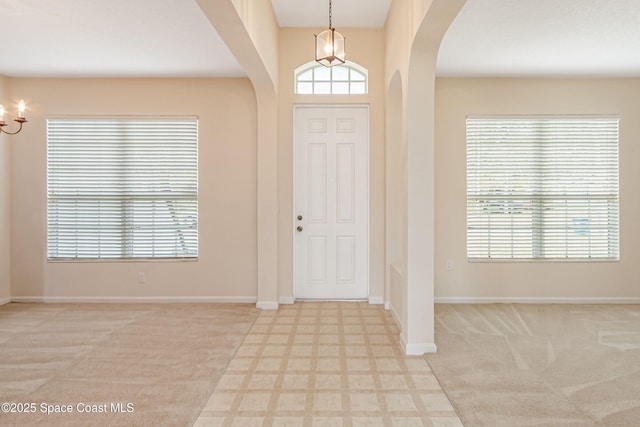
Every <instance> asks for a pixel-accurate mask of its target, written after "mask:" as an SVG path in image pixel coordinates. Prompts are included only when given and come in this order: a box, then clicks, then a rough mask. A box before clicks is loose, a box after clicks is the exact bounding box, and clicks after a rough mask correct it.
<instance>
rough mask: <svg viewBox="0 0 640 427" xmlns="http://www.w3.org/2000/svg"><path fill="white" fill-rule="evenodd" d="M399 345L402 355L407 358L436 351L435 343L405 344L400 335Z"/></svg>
mask: <svg viewBox="0 0 640 427" xmlns="http://www.w3.org/2000/svg"><path fill="white" fill-rule="evenodd" d="M400 344H401V345H402V349H403V350H404V354H405V355H407V356H423V355H425V354H426V353H436V352H437V351H438V347H437V346H436V344H435V343H426V342H423V343H407V342H406V341H405V339H404V336H403V335H402V334H400Z"/></svg>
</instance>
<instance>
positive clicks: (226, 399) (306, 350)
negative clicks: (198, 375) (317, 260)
mask: <svg viewBox="0 0 640 427" xmlns="http://www.w3.org/2000/svg"><path fill="white" fill-rule="evenodd" d="M398 332H399V331H398V328H397V327H396V324H395V322H394V321H393V319H392V318H391V314H390V313H389V312H388V311H385V310H384V308H383V307H382V306H376V305H369V304H367V303H359V302H322V303H320V302H298V303H296V304H294V305H284V306H281V308H280V310H278V311H277V312H276V311H263V312H262V314H260V317H259V318H258V320H256V322H255V324H254V325H253V327H252V328H251V331H250V332H249V334H248V335H247V337H246V339H245V340H244V342H243V343H242V346H241V347H240V349H239V350H238V352H237V354H236V355H235V357H234V358H233V360H232V362H231V363H230V364H229V367H228V369H227V370H226V372H225V373H224V375H223V376H222V378H221V379H220V382H219V383H218V386H217V387H216V390H215V392H214V393H213V395H212V396H211V398H210V399H209V401H208V402H207V404H206V406H205V408H204V410H203V411H202V414H201V416H200V418H198V420H197V422H196V424H195V426H196V427H214V426H225V427H228V426H243V427H251V426H261V427H262V426H290V427H302V426H305V427H306V426H345V427H358V426H366V427H376V426H381V427H385V426H427V427H462V425H461V424H460V420H459V419H458V417H457V416H456V414H455V412H454V411H453V408H452V407H451V404H450V403H449V401H448V400H447V397H446V396H445V394H444V393H443V391H442V389H441V388H440V386H439V385H438V382H437V381H436V379H435V377H434V376H433V374H432V372H431V370H430V369H429V365H427V363H426V361H425V360H424V358H423V357H406V356H404V354H403V353H402V350H401V348H400V345H399V343H398V335H399V334H398Z"/></svg>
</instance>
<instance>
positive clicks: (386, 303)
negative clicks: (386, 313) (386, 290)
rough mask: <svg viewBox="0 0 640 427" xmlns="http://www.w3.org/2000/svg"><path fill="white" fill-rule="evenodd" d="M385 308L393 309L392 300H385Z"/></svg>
mask: <svg viewBox="0 0 640 427" xmlns="http://www.w3.org/2000/svg"><path fill="white" fill-rule="evenodd" d="M384 309H385V310H391V301H385V302H384Z"/></svg>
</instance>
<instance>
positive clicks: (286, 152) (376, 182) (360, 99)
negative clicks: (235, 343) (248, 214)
mask: <svg viewBox="0 0 640 427" xmlns="http://www.w3.org/2000/svg"><path fill="white" fill-rule="evenodd" d="M338 31H340V33H341V34H342V35H344V36H345V37H346V40H347V41H346V44H347V59H348V60H350V61H353V62H356V63H358V64H360V65H362V66H363V67H365V68H367V69H368V70H369V94H368V95H350V96H332V95H316V96H313V95H295V94H294V70H295V69H296V68H297V67H299V66H300V65H303V64H306V63H307V62H309V61H312V60H313V58H314V57H313V55H314V51H313V42H314V38H313V34H314V30H313V29H310V28H305V29H292V28H286V29H282V30H281V31H280V48H279V50H280V78H279V81H280V95H279V138H278V139H279V141H278V144H279V145H278V196H279V207H280V209H279V217H278V218H279V220H278V229H279V235H278V279H279V296H280V298H281V301H282V300H283V299H284V300H285V301H286V300H287V299H290V298H291V297H292V296H293V264H292V262H293V229H294V225H293V223H294V218H293V107H294V105H295V104H367V105H369V106H370V166H369V174H370V206H369V215H370V221H369V228H370V247H371V249H370V261H369V262H370V269H369V275H370V292H369V295H370V298H374V299H376V300H379V301H380V302H382V297H383V295H384V245H385V238H384V211H385V208H384V203H385V200H384V194H385V190H384V186H385V182H384V179H385V178H384V168H385V165H384V158H385V149H384V136H385V124H384V123H385V120H384V31H383V30H382V29H379V30H376V29H366V30H365V29H355V28H338ZM316 33H317V31H316Z"/></svg>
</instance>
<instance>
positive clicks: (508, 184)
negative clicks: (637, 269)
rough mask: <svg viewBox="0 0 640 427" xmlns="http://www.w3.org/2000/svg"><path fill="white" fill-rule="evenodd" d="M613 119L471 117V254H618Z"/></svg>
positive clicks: (596, 256)
mask: <svg viewBox="0 0 640 427" xmlns="http://www.w3.org/2000/svg"><path fill="white" fill-rule="evenodd" d="M618 128H619V119H618V118H615V117H591V116H589V117H521V118H520V117H518V118H514V117H510V118H504V117H469V118H467V257H468V258H469V259H470V260H483V259H584V260H616V259H618V257H619V249H618V248H619V239H618V234H619V221H618V216H619V215H618V211H619V207H618V205H619V199H618Z"/></svg>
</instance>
